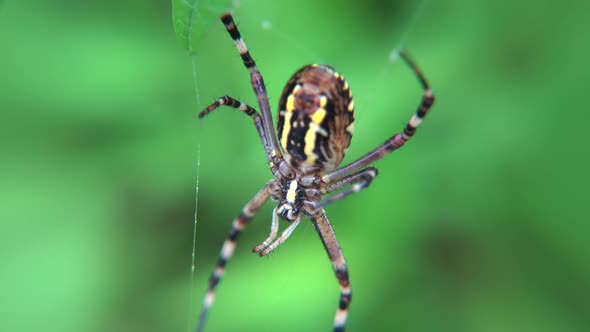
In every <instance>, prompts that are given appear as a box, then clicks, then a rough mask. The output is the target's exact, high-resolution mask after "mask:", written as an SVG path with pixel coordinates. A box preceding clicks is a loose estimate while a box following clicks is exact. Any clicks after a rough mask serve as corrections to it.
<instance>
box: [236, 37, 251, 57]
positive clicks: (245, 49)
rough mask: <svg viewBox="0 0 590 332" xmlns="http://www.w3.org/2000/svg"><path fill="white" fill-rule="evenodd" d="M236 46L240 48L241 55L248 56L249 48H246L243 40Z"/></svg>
mask: <svg viewBox="0 0 590 332" xmlns="http://www.w3.org/2000/svg"><path fill="white" fill-rule="evenodd" d="M236 46H237V47H238V52H240V54H246V53H247V52H248V47H246V44H245V43H244V41H243V40H242V39H241V38H240V39H238V40H236Z"/></svg>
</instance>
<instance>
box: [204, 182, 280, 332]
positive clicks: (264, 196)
mask: <svg viewBox="0 0 590 332" xmlns="http://www.w3.org/2000/svg"><path fill="white" fill-rule="evenodd" d="M274 184H275V181H274V180H271V181H270V182H269V183H267V184H266V185H265V186H264V187H263V188H262V189H261V190H260V191H259V192H258V193H257V194H256V195H255V196H254V198H252V200H251V201H250V202H248V204H246V206H244V208H243V209H242V212H240V214H239V215H238V217H237V218H236V219H234V221H233V222H232V225H231V229H230V231H229V234H228V236H227V238H226V239H225V241H224V242H223V246H222V247H221V252H220V253H219V258H218V260H217V264H216V266H215V269H214V270H213V273H211V277H210V278H209V288H208V289H207V294H206V295H205V299H204V300H203V307H202V309H201V314H200V315H199V325H198V327H197V331H202V330H203V328H204V326H205V322H206V320H207V316H208V314H209V310H210V309H211V306H212V305H213V302H214V300H215V289H216V288H217V285H218V284H219V281H221V277H223V274H224V273H225V265H226V264H227V262H228V261H229V259H230V258H231V257H232V256H233V254H234V251H235V248H236V244H237V240H238V236H239V235H240V233H241V232H242V230H244V228H246V226H248V224H249V223H250V220H252V218H253V217H254V215H255V214H256V212H258V210H259V209H260V208H261V207H262V205H264V203H266V201H267V200H268V198H269V197H270V196H271V194H272V192H273V186H274ZM274 190H276V189H274Z"/></svg>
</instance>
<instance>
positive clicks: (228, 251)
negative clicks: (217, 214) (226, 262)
mask: <svg viewBox="0 0 590 332" xmlns="http://www.w3.org/2000/svg"><path fill="white" fill-rule="evenodd" d="M235 249H236V242H235V241H231V240H226V241H225V242H224V243H223V247H222V248H221V257H223V258H225V259H228V258H230V257H231V256H232V255H233V254H234V250H235Z"/></svg>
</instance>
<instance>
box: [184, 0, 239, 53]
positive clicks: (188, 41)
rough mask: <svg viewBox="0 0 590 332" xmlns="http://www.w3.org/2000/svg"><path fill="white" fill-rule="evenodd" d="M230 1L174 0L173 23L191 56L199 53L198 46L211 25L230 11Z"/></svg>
mask: <svg viewBox="0 0 590 332" xmlns="http://www.w3.org/2000/svg"><path fill="white" fill-rule="evenodd" d="M230 4H231V1H228V0H205V1H203V0H172V22H173V24H174V31H175V32H176V37H177V38H178V41H179V42H180V44H181V45H182V46H183V47H184V48H185V49H186V50H187V51H188V52H189V54H191V55H195V54H196V53H197V49H198V45H199V42H200V40H201V38H203V35H204V34H205V32H206V31H207V29H208V28H209V26H210V23H211V22H212V21H213V20H214V19H216V18H218V17H219V15H220V13H223V12H224V11H227V10H229V9H230V8H231V7H230Z"/></svg>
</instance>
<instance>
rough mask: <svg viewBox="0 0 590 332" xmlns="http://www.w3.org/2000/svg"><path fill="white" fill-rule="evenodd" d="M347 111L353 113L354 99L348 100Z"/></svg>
mask: <svg viewBox="0 0 590 332" xmlns="http://www.w3.org/2000/svg"><path fill="white" fill-rule="evenodd" d="M348 111H349V112H352V111H354V99H351V100H350V104H348Z"/></svg>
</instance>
